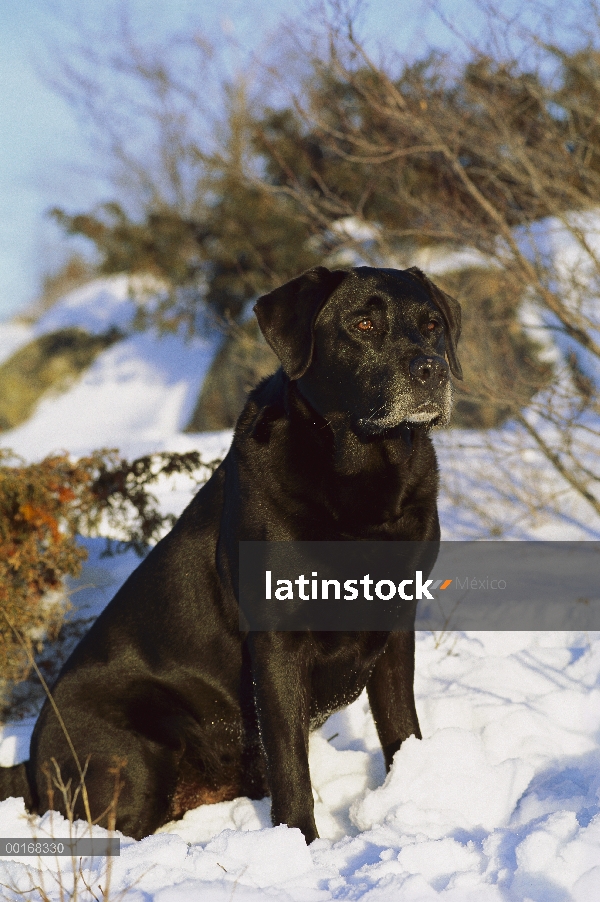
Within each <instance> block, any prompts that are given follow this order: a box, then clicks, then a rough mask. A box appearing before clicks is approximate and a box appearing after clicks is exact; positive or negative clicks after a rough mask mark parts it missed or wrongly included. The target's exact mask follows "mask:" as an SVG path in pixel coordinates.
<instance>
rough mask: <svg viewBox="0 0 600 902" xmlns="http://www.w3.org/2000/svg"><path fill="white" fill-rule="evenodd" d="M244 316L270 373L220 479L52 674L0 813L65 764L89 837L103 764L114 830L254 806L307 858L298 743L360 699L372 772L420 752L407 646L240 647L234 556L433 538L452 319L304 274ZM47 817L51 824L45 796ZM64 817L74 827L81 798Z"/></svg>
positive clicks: (378, 282)
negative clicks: (373, 755) (413, 745)
mask: <svg viewBox="0 0 600 902" xmlns="http://www.w3.org/2000/svg"><path fill="white" fill-rule="evenodd" d="M255 311H256V315H257V317H258V321H259V323H260V327H261V329H262V331H263V333H264V335H265V337H266V339H267V341H268V342H269V344H270V345H271V347H272V348H273V350H274V351H275V352H276V354H277V355H278V357H279V359H280V360H281V369H280V370H278V372H277V373H275V375H273V376H271V377H269V378H268V379H266V380H265V381H263V382H262V383H261V384H260V385H259V386H258V387H257V388H255V389H254V391H253V392H252V393H251V394H250V396H249V399H248V402H247V404H246V406H245V408H244V410H243V412H242V414H241V416H240V419H239V421H238V424H237V427H236V430H235V435H234V439H233V444H232V446H231V450H230V451H229V453H228V455H227V457H226V458H225V460H224V461H223V463H222V464H221V466H220V467H219V468H218V470H217V471H216V472H215V473H214V475H213V476H212V478H211V479H210V480H209V482H208V483H207V484H206V485H205V486H204V487H203V488H202V489H201V491H200V492H199V493H198V494H197V495H196V497H195V498H194V500H193V501H192V502H191V504H190V505H189V506H188V508H187V509H186V510H185V511H184V513H183V514H182V516H181V518H180V519H179V521H178V522H177V524H176V525H175V527H174V528H173V530H172V531H171V533H169V535H168V536H166V537H165V538H164V539H163V540H162V541H161V542H159V543H158V545H157V546H156V547H155V548H154V549H153V550H152V551H151V553H150V554H149V555H148V556H147V557H146V559H145V560H144V561H143V562H142V563H141V564H140V566H139V567H138V568H137V570H136V571H135V572H134V573H133V574H132V575H131V576H130V577H129V579H128V580H127V582H126V583H125V584H124V585H123V587H122V588H121V590H120V591H119V592H118V593H117V595H116V596H115V598H114V599H113V600H112V602H111V603H110V604H109V605H108V607H107V608H106V609H105V611H104V612H103V613H102V614H101V615H100V617H99V618H98V620H97V621H96V623H95V624H94V625H93V626H92V628H91V629H90V631H89V633H88V634H87V635H86V636H85V638H84V639H83V640H82V641H81V642H80V644H79V645H78V647H77V648H76V649H75V651H74V652H73V654H72V655H71V657H70V658H69V660H68V661H67V663H66V664H65V666H64V667H63V669H62V672H61V673H60V675H59V677H58V680H57V682H56V684H55V686H54V689H53V696H54V701H55V703H56V708H54V707H53V706H52V705H51V704H50V703H49V702H46V704H45V706H44V708H43V709H42V712H41V714H40V716H39V719H38V721H37V724H36V726H35V730H34V733H33V738H32V741H31V752H30V758H29V761H27V762H26V763H25V764H21V765H17V766H15V767H12V768H9V769H4V770H0V798H6V797H7V796H9V795H16V796H20V795H23V796H24V798H25V802H26V805H27V807H28V808H29V810H30V811H38V812H42V811H44V810H46V808H47V807H48V804H49V800H48V765H49V763H50V762H51V761H52V759H54V761H55V762H56V764H57V765H58V767H59V768H60V773H61V775H62V779H63V780H64V781H65V782H67V781H68V780H69V779H70V780H71V781H72V786H75V785H76V784H77V783H78V782H79V778H80V773H79V769H80V768H83V767H84V764H85V762H86V761H87V770H86V774H85V786H86V790H87V798H88V800H89V807H88V808H87V811H88V812H91V816H92V818H93V819H98V820H100V822H102V823H106V812H107V811H108V810H109V808H110V805H111V800H112V798H113V776H112V774H114V764H115V759H121V760H122V761H126V766H125V769H124V772H123V777H124V783H123V788H122V791H121V795H120V799H119V806H118V816H117V821H116V826H117V828H118V829H119V830H121V831H123V833H125V834H128V835H130V836H134V837H142V836H146V835H148V834H150V833H152V832H153V831H154V830H156V829H157V828H158V827H159V826H160V825H161V824H164V823H165V822H167V821H169V820H171V819H175V818H179V817H181V816H182V815H183V813H184V812H185V811H186V810H188V809H190V808H193V807H196V806H198V805H200V804H202V803H212V802H218V801H224V800H228V799H233V798H235V797H236V796H240V795H247V796H249V797H250V798H254V799H257V798H262V797H263V796H265V795H268V794H270V795H271V799H272V819H273V823H274V824H279V823H286V824H289V825H290V826H292V827H299V828H300V829H301V830H302V831H303V833H304V836H305V837H306V840H307V842H311V841H312V840H313V839H314V838H315V837H316V836H317V830H316V826H315V820H314V812H313V798H312V792H311V783H310V775H309V769H308V754H307V749H308V734H309V731H310V730H311V729H314V728H315V727H316V726H319V725H320V724H322V723H323V722H324V720H325V719H326V717H327V716H328V715H329V714H330V713H331V712H332V711H334V710H336V709H338V708H340V707H342V706H343V705H347V704H349V703H350V702H352V701H353V700H354V699H356V698H357V697H358V695H359V693H360V692H361V691H362V689H363V688H364V687H365V686H366V687H367V692H368V696H369V701H370V704H371V709H372V712H373V716H374V719H375V723H376V725H377V730H378V733H379V737H380V740H381V745H382V747H383V752H384V756H385V761H386V765H387V767H388V768H389V767H390V765H391V762H392V758H393V755H394V753H395V752H396V751H397V750H398V748H399V747H400V744H401V743H402V741H403V740H404V739H406V737H408V736H410V735H411V734H414V735H416V736H420V731H419V723H418V720H417V713H416V709H415V702H414V694H413V675H414V634H413V633H412V632H392V633H381V632H377V633H368V632H367V633H311V632H302V633H299V632H296V633H283V632H277V633H275V632H272V633H265V632H263V633H259V632H256V633H248V634H246V635H244V634H243V633H241V632H240V629H239V619H238V605H237V601H236V595H237V582H238V542H239V541H240V540H257V541H263V540H265V541H267V540H273V541H282V540H289V539H295V540H316V541H321V540H323V541H325V540H338V539H343V540H351V539H358V540H379V539H384V540H406V539H410V540H429V541H434V542H435V541H438V540H439V522H438V516H437V508H436V493H437V465H436V458H435V453H434V450H433V445H432V443H431V440H430V438H429V436H428V430H429V427H431V426H432V425H435V424H445V423H447V422H448V419H449V415H450V408H451V387H450V378H449V372H448V366H447V364H446V361H445V359H444V358H445V357H447V359H448V362H449V365H450V369H451V370H452V373H453V374H454V375H455V376H456V377H458V378H461V371H460V365H459V363H458V360H457V357H456V343H457V340H458V337H459V333H460V307H459V305H458V303H457V302H456V301H455V300H453V299H452V298H450V297H448V296H447V295H446V294H444V293H443V292H441V291H440V290H439V289H438V288H436V287H435V286H434V285H433V284H432V283H431V282H430V281H429V280H428V279H427V278H426V277H425V276H424V275H423V274H422V273H421V272H420V271H419V270H418V269H409V270H406V271H402V270H392V269H371V268H368V267H360V268H358V269H353V270H351V271H350V272H345V271H339V270H338V271H329V270H328V269H325V268H323V267H319V268H317V269H314V270H310V271H309V272H307V273H304V275H302V276H299V277H298V278H296V279H294V280H292V281H291V282H289V283H288V284H287V285H284V286H283V287H282V288H278V289H277V290H275V291H273V292H271V293H270V294H268V295H266V296H264V297H262V298H261V299H260V300H259V301H258V303H257V304H256V307H255ZM56 710H58V712H59V713H60V715H61V717H62V720H63V724H61V723H60V721H59V719H58V716H57V714H56ZM67 737H68V738H67ZM76 761H78V762H79V764H77V763H76ZM52 767H54V765H52ZM50 801H51V799H50ZM54 802H55V804H56V803H58V807H59V809H61V810H63V809H64V804H63V802H62V800H61V798H60V794H59V793H55V796H54ZM75 814H76V816H85V814H86V804H85V798H83V797H82V795H81V794H80V795H79V796H78V798H77V801H76V805H75Z"/></svg>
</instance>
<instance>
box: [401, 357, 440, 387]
mask: <svg viewBox="0 0 600 902" xmlns="http://www.w3.org/2000/svg"><path fill="white" fill-rule="evenodd" d="M409 371H410V375H411V376H412V377H413V379H416V381H417V382H420V383H421V385H428V384H429V385H432V386H433V385H443V384H444V382H446V381H447V380H448V366H447V364H446V361H445V360H443V359H442V358H441V357H415V359H414V360H411V362H410V366H409Z"/></svg>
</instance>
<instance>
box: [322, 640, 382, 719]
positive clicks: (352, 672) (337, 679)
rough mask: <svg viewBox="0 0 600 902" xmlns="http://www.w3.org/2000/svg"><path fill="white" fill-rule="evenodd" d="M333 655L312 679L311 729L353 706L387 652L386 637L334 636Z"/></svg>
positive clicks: (325, 660) (324, 660)
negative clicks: (376, 665)
mask: <svg viewBox="0 0 600 902" xmlns="http://www.w3.org/2000/svg"><path fill="white" fill-rule="evenodd" d="M328 639H329V641H330V643H331V651H330V653H329V654H324V655H322V656H321V657H320V658H319V659H318V660H316V661H315V662H314V664H313V668H312V675H311V729H315V728H316V727H318V726H320V725H321V724H322V723H324V722H325V720H327V718H328V717H329V715H330V714H332V713H333V712H334V711H338V710H339V709H340V708H344V707H346V705H350V704H352V702H353V701H355V700H356V699H357V698H358V696H359V695H360V693H361V692H362V690H363V689H364V688H365V686H366V684H367V680H368V679H369V676H370V674H371V671H372V669H373V667H374V665H375V663H376V661H377V659H378V657H379V655H380V654H381V652H382V651H383V649H384V648H385V642H386V639H387V635H386V634H377V633H371V634H369V636H368V637H367V636H366V635H365V634H363V635H362V636H361V637H360V638H350V636H349V635H348V634H340V633H338V634H333V633H332V634H330V636H329V637H328Z"/></svg>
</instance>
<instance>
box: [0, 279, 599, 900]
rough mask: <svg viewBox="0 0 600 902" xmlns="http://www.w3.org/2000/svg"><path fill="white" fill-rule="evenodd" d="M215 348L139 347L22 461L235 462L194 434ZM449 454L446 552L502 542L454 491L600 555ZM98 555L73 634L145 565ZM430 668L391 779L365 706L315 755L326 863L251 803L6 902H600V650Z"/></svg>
mask: <svg viewBox="0 0 600 902" xmlns="http://www.w3.org/2000/svg"><path fill="white" fill-rule="evenodd" d="M124 285H125V287H124ZM125 289H126V284H125V283H123V284H121V283H119V282H118V280H117V282H116V283H115V282H110V280H103V281H102V282H101V283H100V284H98V283H96V284H95V287H94V288H93V290H92V289H91V288H89V287H88V288H87V289H84V290H83V289H82V290H79V292H76V293H74V294H72V295H70V296H69V301H68V303H66V304H64V305H63V304H62V303H61V304H59V305H57V307H56V308H55V309H54V310H53V311H50V312H49V313H48V314H47V315H45V316H47V317H48V318H47V319H46V320H45V321H40V323H38V324H37V325H36V326H32V327H27V328H25V327H23V328H20V327H19V328H20V331H19V330H18V329H17V330H15V329H13V330H12V332H11V331H10V330H7V327H6V326H1V327H0V357H1V356H2V354H3V353H4V355H5V356H6V354H5V351H6V348H7V347H8V345H9V344H10V343H11V342H12V347H16V346H17V345H18V344H19V342H21V343H23V342H24V341H26V340H29V339H28V336H29V335H31V334H33V333H34V332H35V333H36V334H39V332H38V330H39V329H41V328H42V324H43V328H44V329H51V328H52V329H54V328H58V327H59V325H60V326H62V325H65V324H68V325H72V324H79V323H85V325H86V326H87V327H88V328H90V329H92V328H98V329H99V330H103V329H105V328H106V327H107V326H109V325H111V324H112V323H113V322H119V323H121V324H122V325H123V324H124V323H125V322H127V318H128V317H129V316H130V315H131V306H130V305H131V301H130V298H129V295H128V291H127V290H125ZM111 298H112V299H113V300H111ZM115 299H116V300H115ZM111 305H112V306H111ZM107 310H108V311H110V316H108V314H107V313H106V311H107ZM50 314H52V317H50ZM94 322H96V326H94ZM27 329H29V330H31V331H27ZM215 349H216V343H215V342H212V343H211V342H209V341H201V340H198V341H197V342H195V343H192V344H185V343H184V342H183V340H181V339H179V338H177V337H173V336H171V337H169V338H159V337H158V336H156V335H152V334H150V335H148V334H146V335H133V336H132V337H130V338H128V339H126V340H124V341H123V342H121V343H118V344H117V345H114V346H112V347H111V348H109V349H108V350H107V351H105V352H104V353H103V354H101V355H100V356H99V357H98V358H97V360H96V362H95V363H94V365H93V366H92V367H91V368H90V370H89V371H88V372H87V373H86V374H84V375H83V376H82V378H81V379H80V380H79V381H78V382H77V383H75V384H74V385H73V386H72V387H71V388H70V389H69V391H68V392H66V393H65V394H63V395H60V396H58V397H54V398H46V399H45V400H43V401H42V402H41V403H40V405H39V406H38V408H37V410H36V412H35V413H34V415H33V417H32V418H31V420H30V421H29V422H28V423H26V424H24V425H23V426H21V427H20V428H19V429H16V430H13V431H12V432H11V433H8V434H5V435H4V436H3V444H4V445H6V446H9V447H12V448H13V449H14V450H15V451H17V452H19V453H21V454H22V455H23V456H24V457H26V458H27V459H36V458H39V457H40V456H41V455H43V454H46V453H49V452H50V451H52V450H55V449H57V448H66V449H67V450H68V451H70V452H72V453H73V454H82V453H85V452H87V451H89V450H91V449H92V448H94V447H101V446H104V447H106V446H108V447H119V448H120V449H121V451H122V452H123V453H124V454H126V455H128V456H130V457H131V456H133V455H134V454H138V453H146V452H148V451H157V450H167V449H169V450H178V451H183V450H188V449H191V448H196V449H198V450H200V451H202V453H203V455H204V457H205V458H206V459H212V458H214V457H216V456H221V455H222V454H223V453H224V452H225V451H226V449H227V446H228V444H229V442H230V439H231V435H230V433H219V434H215V435H185V434H183V433H182V432H181V428H182V426H183V424H184V423H185V421H186V419H187V417H188V416H189V411H190V409H191V405H192V404H193V402H194V400H195V397H196V395H197V392H198V388H199V386H200V384H201V381H202V378H203V376H204V374H205V373H206V371H207V368H208V366H209V364H210V360H211V359H212V355H213V354H214V352H215ZM488 438H489V436H488ZM492 438H493V436H492ZM495 438H496V440H501V441H502V442H503V443H505V445H506V448H507V462H506V467H507V470H509V471H511V473H512V474H513V475H514V472H515V471H516V469H517V468H516V465H515V460H516V459H517V456H518V460H519V467H521V469H520V470H519V472H520V477H519V478H520V479H522V480H523V482H527V481H528V480H534V483H533V484H535V480H538V481H539V480H540V479H546V480H550V479H551V476H550V475H549V474H548V472H547V470H546V469H545V465H544V463H543V460H541V459H540V456H539V455H537V454H536V453H535V452H533V453H532V455H529V456H528V457H527V456H523V452H522V449H521V450H519V449H518V448H517V446H516V445H515V448H514V449H513V447H512V444H511V441H512V440H511V433H510V430H507V429H505V430H502V431H498V432H497V433H496V434H495ZM436 444H437V448H438V454H439V457H440V464H441V471H442V494H441V499H440V509H441V515H442V523H443V529H444V536H445V537H446V538H466V537H472V536H474V535H476V534H479V536H480V537H486V536H485V535H483V536H482V530H483V529H484V526H485V522H486V521H485V517H484V514H481V516H479V517H478V515H477V514H476V513H473V512H472V511H471V512H466V511H463V510H461V509H460V508H457V506H456V504H455V503H454V501H453V497H454V495H453V493H454V490H455V486H454V484H453V480H455V481H459V482H461V486H462V489H463V491H464V490H466V491H467V492H471V493H474V492H475V491H478V492H479V493H480V497H481V506H482V509H483V508H485V506H486V505H489V504H491V505H494V506H495V508H494V510H495V513H496V514H498V516H499V517H500V518H501V519H502V522H503V524H504V527H505V533H506V535H507V536H509V537H512V538H532V537H542V536H543V537H547V538H550V537H560V538H567V537H569V538H598V536H600V524H598V523H597V522H595V521H593V520H592V519H591V518H590V517H589V514H586V512H585V511H583V510H582V509H581V508H580V507H578V502H577V501H576V500H575V499H574V497H573V496H569V495H568V494H564V495H563V497H562V501H561V511H562V514H561V516H558V515H557V516H554V517H552V516H550V515H546V514H543V513H539V512H538V515H537V519H536V517H535V516H533V515H532V517H531V518H530V520H529V521H527V522H525V521H524V520H523V518H522V517H519V518H517V517H515V516H513V515H512V505H511V496H510V492H509V491H507V493H506V495H505V496H503V495H501V494H498V493H496V494H494V492H493V488H492V486H491V483H490V485H489V486H486V483H485V467H486V464H488V465H489V458H488V457H486V453H487V452H486V444H485V442H484V441H482V440H481V436H480V435H479V434H477V433H474V432H467V431H465V432H464V433H462V434H460V435H456V434H455V436H454V437H452V436H451V434H450V433H445V434H444V433H440V434H439V435H438V436H437V437H436ZM511 455H514V456H511ZM451 474H454V475H451ZM159 494H160V499H161V503H162V504H163V506H164V507H165V508H166V509H169V510H173V511H176V512H177V511H180V510H182V508H183V507H184V506H185V504H186V503H187V501H188V500H189V498H190V484H189V483H188V482H187V481H186V480H183V479H179V480H177V481H176V482H175V483H174V484H171V483H169V484H166V483H165V484H164V485H162V486H161V487H160V491H159ZM83 541H84V544H85V545H86V547H87V549H88V551H89V556H88V560H87V562H86V564H85V566H84V569H83V572H82V574H81V576H80V577H79V579H78V580H76V581H71V582H70V584H69V587H68V589H69V592H70V597H71V601H72V604H73V611H72V613H71V614H70V616H71V617H89V616H94V615H97V614H98V613H99V611H100V610H101V609H102V608H103V607H104V606H105V605H106V604H107V603H108V602H109V601H110V598H111V597H112V595H113V594H114V592H115V591H116V589H117V588H118V586H119V585H120V584H121V583H122V582H123V580H124V579H125V578H126V577H127V575H128V574H129V573H130V572H131V570H132V569H133V568H134V567H135V566H136V563H137V558H136V557H135V555H134V554H133V553H132V552H130V553H128V554H125V555H122V556H118V557H114V558H106V557H103V556H102V550H103V547H104V546H103V541H102V540H100V539H85V540H83ZM416 655H417V668H416V678H415V691H416V699H417V710H418V712H419V718H420V722H421V727H422V731H423V739H422V740H417V739H415V738H410V739H408V740H407V741H406V742H405V743H404V744H403V746H402V748H401V749H400V751H399V752H398V753H397V754H396V757H395V759H394V763H393V767H392V769H391V771H390V773H389V774H388V775H387V776H386V774H385V768H384V763H383V756H382V753H381V749H380V746H379V742H378V739H377V735H376V731H375V726H374V723H373V719H372V716H371V714H370V709H369V705H368V701H367V698H366V696H365V695H364V694H363V695H362V696H361V697H360V698H359V699H358V700H357V701H356V702H355V703H354V704H353V705H351V706H349V707H348V708H346V709H344V710H342V711H339V712H337V713H335V714H334V715H332V716H331V717H330V718H329V720H328V721H327V722H326V723H325V724H324V725H323V727H322V728H321V729H320V730H318V731H317V732H316V733H315V734H313V735H312V736H311V740H310V749H309V757H310V768H311V777H312V784H313V792H314V797H315V812H316V821H317V825H318V828H319V832H320V836H321V838H320V839H318V840H316V841H315V842H313V843H312V844H311V846H310V847H307V846H306V844H305V842H304V839H303V837H302V836H301V834H300V832H299V831H298V830H295V829H289V828H288V827H286V826H279V827H276V828H273V827H271V825H270V817H269V813H270V802H269V800H268V799H263V800H261V801H250V800H249V799H243V798H240V799H236V800H234V801H232V802H223V803H220V804H217V805H207V806H202V807H200V808H198V809H196V810H194V811H189V812H188V813H187V814H186V815H185V816H184V817H183V818H182V820H180V821H179V822H177V823H172V824H167V825H165V826H164V827H163V828H161V830H160V831H158V832H157V833H156V834H155V835H154V836H151V837H148V838H146V839H144V840H142V841H141V842H136V841H134V840H131V839H129V838H125V837H123V838H122V843H121V855H120V857H116V858H113V859H112V860H110V861H107V860H106V859H103V858H95V859H87V860H84V861H83V862H82V864H81V871H79V864H78V863H76V867H75V871H74V870H73V863H72V862H71V860H70V859H67V858H61V859H53V858H44V859H38V858H21V859H7V858H4V859H2V860H0V884H1V885H2V887H3V888H2V892H1V893H0V895H1V896H2V898H6V899H22V898H29V899H36V898H40V897H41V892H40V891H39V890H37V891H33V888H34V887H43V890H44V892H45V894H46V897H47V898H48V899H49V900H52V902H54V900H59V899H63V898H70V897H71V895H72V894H73V893H74V889H76V890H77V895H78V897H79V898H81V899H85V900H88V899H89V900H92V899H93V898H94V895H95V896H96V898H102V897H104V898H110V899H115V900H116V899H118V898H121V896H122V894H124V893H127V895H126V899H127V900H131V902H189V900H194V899H198V900H200V899H201V900H203V902H204V900H207V902H212V900H215V902H217V900H222V902H246V900H252V902H254V900H264V899H273V900H281V902H284V900H285V902H288V900H293V902H296V900H297V902H321V900H329V899H336V900H339V899H342V900H361V902H387V900H398V902H409V900H414V902H424V900H437V899H439V900H442V902H470V900H473V902H525V900H533V902H567V900H573V902H591V900H594V899H597V898H600V864H599V862H600V749H599V746H598V739H599V737H600V678H599V674H600V635H598V634H585V633H575V632H570V633H547V632H519V633H494V632H481V633H475V632H471V633H455V632H447V633H426V632H421V633H418V634H417V653H416ZM32 727H33V721H32V720H28V721H22V722H19V723H12V724H7V725H5V727H4V728H3V730H2V733H1V735H0V764H2V765H5V766H6V765H8V764H10V763H13V762H17V761H21V760H24V759H25V758H26V757H27V755H28V740H29V735H30V733H31V729H32ZM73 829H76V830H78V831H80V834H81V835H84V833H85V831H86V830H87V829H88V828H87V826H86V825H84V824H77V825H75V827H73V826H72V825H70V824H68V823H67V822H64V821H63V820H62V818H61V817H60V816H58V815H56V814H53V815H51V814H46V815H44V816H42V817H33V818H29V817H27V815H26V813H25V810H24V808H23V802H22V800H16V799H8V800H6V801H4V802H2V803H0V836H3V837H11V836H12V837H25V836H35V837H38V838H39V837H44V836H47V835H53V836H56V837H60V836H68V835H69V834H70V832H71V831H72V830H73ZM93 830H94V834H95V835H103V831H102V830H101V829H100V828H98V827H94V828H93ZM107 867H108V868H109V871H110V872H109V873H108V872H107ZM86 885H87V887H89V890H88V889H87V888H86ZM99 886H101V887H102V888H103V892H101V891H100V889H99ZM11 887H12V888H13V889H11ZM92 892H93V894H94V895H93V894H92ZM36 893H37V894H36ZM103 893H104V896H103Z"/></svg>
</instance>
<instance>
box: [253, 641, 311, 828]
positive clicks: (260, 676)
mask: <svg viewBox="0 0 600 902" xmlns="http://www.w3.org/2000/svg"><path fill="white" fill-rule="evenodd" d="M248 643H249V647H250V654H251V659H252V676H253V679H254V698H255V702H256V712H257V716H258V723H259V728H260V735H261V742H262V746H263V750H264V754H265V759H266V768H267V779H268V783H269V789H270V791H271V820H272V822H273V826H276V825H277V824H287V825H288V826H289V827H299V828H300V830H302V832H303V834H304V837H305V839H306V842H307V843H311V842H312V841H313V839H316V838H317V836H318V835H319V834H318V833H317V827H316V824H315V816H314V803H313V796H312V788H311V783H310V773H309V769H308V730H309V710H310V674H309V669H308V663H307V660H306V636H303V637H298V635H297V634H294V633H250V634H249V636H248Z"/></svg>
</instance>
